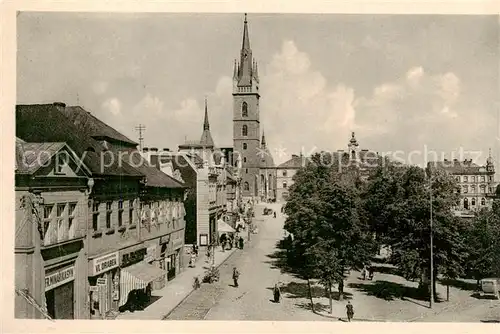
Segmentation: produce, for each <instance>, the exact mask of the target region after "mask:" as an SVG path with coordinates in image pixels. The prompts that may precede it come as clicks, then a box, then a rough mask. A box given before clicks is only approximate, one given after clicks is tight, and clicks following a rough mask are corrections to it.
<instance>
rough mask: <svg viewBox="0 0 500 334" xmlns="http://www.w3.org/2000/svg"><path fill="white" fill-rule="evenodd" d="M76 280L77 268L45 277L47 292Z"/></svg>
mask: <svg viewBox="0 0 500 334" xmlns="http://www.w3.org/2000/svg"><path fill="white" fill-rule="evenodd" d="M74 279H75V267H74V266H71V267H67V268H64V269H60V270H58V271H56V272H54V273H51V274H49V275H47V276H45V291H48V290H51V289H54V288H56V287H58V286H60V285H63V284H66V283H68V282H71V281H72V280H74Z"/></svg>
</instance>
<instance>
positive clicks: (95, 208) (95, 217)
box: [92, 202, 99, 231]
mask: <svg viewBox="0 0 500 334" xmlns="http://www.w3.org/2000/svg"><path fill="white" fill-rule="evenodd" d="M92 229H93V230H94V231H97V230H98V229H99V202H94V204H93V205H92Z"/></svg>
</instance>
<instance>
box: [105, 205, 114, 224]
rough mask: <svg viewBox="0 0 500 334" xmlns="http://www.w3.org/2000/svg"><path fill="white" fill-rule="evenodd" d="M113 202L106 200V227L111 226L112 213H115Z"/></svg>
mask: <svg viewBox="0 0 500 334" xmlns="http://www.w3.org/2000/svg"><path fill="white" fill-rule="evenodd" d="M112 207H113V202H106V228H111V214H112V213H113V209H112Z"/></svg>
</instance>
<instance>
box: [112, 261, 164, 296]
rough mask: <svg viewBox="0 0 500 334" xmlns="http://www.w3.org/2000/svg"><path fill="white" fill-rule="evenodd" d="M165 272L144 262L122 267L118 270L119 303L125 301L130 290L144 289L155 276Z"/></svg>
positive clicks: (160, 275) (162, 274)
mask: <svg viewBox="0 0 500 334" xmlns="http://www.w3.org/2000/svg"><path fill="white" fill-rule="evenodd" d="M165 274H166V272H165V271H163V270H161V269H160V268H157V267H155V266H152V265H150V264H148V263H145V262H139V263H137V264H134V265H131V266H130V267H125V268H122V270H121V272H120V305H119V306H122V305H125V304H126V303H127V299H128V294H129V293H130V291H132V290H138V289H145V288H146V286H147V285H148V284H149V283H151V282H152V281H154V280H155V279H157V278H160V277H162V276H164V275H165Z"/></svg>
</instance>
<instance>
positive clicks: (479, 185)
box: [428, 154, 497, 218]
mask: <svg viewBox="0 0 500 334" xmlns="http://www.w3.org/2000/svg"><path fill="white" fill-rule="evenodd" d="M428 166H430V167H434V168H438V169H441V170H444V171H446V172H447V173H449V174H450V175H452V176H453V177H454V178H455V181H456V183H457V191H458V192H459V193H460V201H459V203H458V204H457V206H456V207H455V208H454V212H455V214H456V215H457V216H461V217H466V218H467V217H472V216H473V215H474V212H475V211H478V210H481V209H483V208H491V205H492V203H493V199H494V197H495V192H496V186H497V184H496V182H495V165H494V163H493V159H492V157H491V154H490V156H489V157H488V159H487V160H486V164H485V165H484V166H480V165H477V164H475V163H474V162H472V159H465V160H463V161H460V160H458V159H453V160H447V159H445V160H444V161H439V162H429V164H428Z"/></svg>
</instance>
